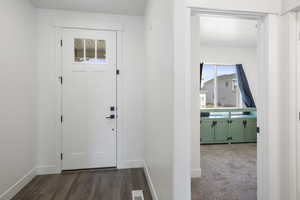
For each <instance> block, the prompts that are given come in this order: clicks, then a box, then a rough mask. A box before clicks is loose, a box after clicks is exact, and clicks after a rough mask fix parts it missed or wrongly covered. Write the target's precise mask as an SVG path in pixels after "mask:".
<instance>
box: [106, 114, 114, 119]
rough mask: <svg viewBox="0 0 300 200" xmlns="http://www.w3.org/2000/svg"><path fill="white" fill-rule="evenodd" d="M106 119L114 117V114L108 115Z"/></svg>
mask: <svg viewBox="0 0 300 200" xmlns="http://www.w3.org/2000/svg"><path fill="white" fill-rule="evenodd" d="M106 119H115V115H109V116H108V117H106Z"/></svg>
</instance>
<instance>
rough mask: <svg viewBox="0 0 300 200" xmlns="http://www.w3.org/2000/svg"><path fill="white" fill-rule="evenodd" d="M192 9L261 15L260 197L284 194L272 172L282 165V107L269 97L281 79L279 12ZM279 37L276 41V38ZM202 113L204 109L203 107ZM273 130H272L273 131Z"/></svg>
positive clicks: (242, 15)
mask: <svg viewBox="0 0 300 200" xmlns="http://www.w3.org/2000/svg"><path fill="white" fill-rule="evenodd" d="M188 9H191V13H202V14H212V15H223V16H231V17H237V18H246V19H257V20H259V21H260V22H261V24H260V26H261V27H260V34H259V40H260V41H259V45H260V46H259V49H260V52H259V65H260V67H259V69H260V70H259V71H258V72H257V73H258V74H257V75H258V76H267V77H261V78H260V80H262V78H264V79H265V80H263V81H264V82H265V84H264V86H260V89H259V90H260V91H259V92H258V93H259V95H258V96H259V99H260V100H259V101H260V102H259V103H258V124H259V126H260V134H259V136H258V137H259V138H258V141H260V142H261V144H258V155H257V156H258V165H257V169H258V171H257V173H258V180H257V184H258V191H257V195H258V200H266V199H274V200H275V199H278V198H280V197H279V195H277V194H278V192H279V188H278V184H279V180H278V178H277V177H274V176H272V174H279V173H278V171H279V167H278V162H277V161H278V158H277V157H278V154H277V153H278V149H277V147H278V141H277V136H276V134H278V129H277V126H276V124H275V125H274V120H278V116H279V113H278V110H276V109H274V107H275V108H276V107H278V106H277V105H278V102H277V101H276V100H275V101H273V100H272V101H269V99H271V97H272V96H274V95H276V94H277V91H276V89H278V88H276V87H275V88H273V87H274V86H273V85H276V83H277V82H278V78H277V77H272V75H271V74H272V73H274V72H275V73H276V72H277V70H278V63H277V62H276V61H277V60H276V58H277V53H278V48H277V45H278V44H277V43H276V41H277V39H278V33H277V30H276V28H277V26H278V21H277V20H278V19H277V18H276V16H275V15H272V14H265V13H250V12H242V11H226V10H211V9H200V8H194V7H191V8H188ZM274 41H275V42H274ZM199 115H200V110H199ZM270 133H272V134H270Z"/></svg>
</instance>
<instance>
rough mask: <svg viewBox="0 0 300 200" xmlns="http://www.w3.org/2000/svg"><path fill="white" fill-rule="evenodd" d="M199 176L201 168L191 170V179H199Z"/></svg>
mask: <svg viewBox="0 0 300 200" xmlns="http://www.w3.org/2000/svg"><path fill="white" fill-rule="evenodd" d="M201 175H202V171H201V168H199V169H192V172H191V177H192V178H201Z"/></svg>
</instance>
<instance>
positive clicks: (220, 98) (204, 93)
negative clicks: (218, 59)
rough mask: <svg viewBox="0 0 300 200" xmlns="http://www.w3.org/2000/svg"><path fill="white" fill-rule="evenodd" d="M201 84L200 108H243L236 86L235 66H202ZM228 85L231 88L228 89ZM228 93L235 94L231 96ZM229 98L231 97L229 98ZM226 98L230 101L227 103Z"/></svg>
mask: <svg viewBox="0 0 300 200" xmlns="http://www.w3.org/2000/svg"><path fill="white" fill-rule="evenodd" d="M227 79H228V80H227ZM201 83H202V84H201V90H200V97H202V98H201V102H200V104H201V107H202V108H209V107H213V108H218V107H244V105H243V102H242V96H241V93H240V89H239V87H238V84H237V77H236V68H235V66H228V65H204V67H203V77H202V81H201ZM230 84H231V86H230V87H228V86H229V85H230ZM222 86H223V87H224V88H222ZM227 87H228V89H227ZM227 90H228V91H227ZM230 90H231V91H230ZM224 92H225V93H226V94H224ZM230 93H235V94H234V95H233V96H232V95H231V94H230ZM224 95H225V96H224ZM230 96H232V97H231V98H230ZM227 98H229V99H231V101H229V102H227V101H228V99H227ZM203 101H205V102H203Z"/></svg>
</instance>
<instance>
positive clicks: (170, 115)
mask: <svg viewBox="0 0 300 200" xmlns="http://www.w3.org/2000/svg"><path fill="white" fill-rule="evenodd" d="M172 7H173V5H172V1H171V0H164V1H160V0H150V1H148V4H147V7H146V14H145V23H146V24H145V25H146V38H145V39H146V63H147V65H146V66H147V67H146V73H145V74H146V77H145V80H146V104H145V106H146V107H145V108H146V121H145V123H146V129H145V130H146V134H145V163H146V167H147V171H148V173H149V175H150V177H151V181H152V184H153V186H154V189H155V191H156V192H155V193H156V194H155V195H154V199H155V200H158V199H163V200H173V199H174V198H173V144H174V141H173V140H174V65H173V64H174V56H173V55H174V53H173V52H174V49H173V11H172V9H170V8H172Z"/></svg>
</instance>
